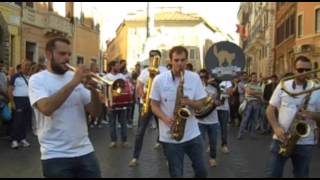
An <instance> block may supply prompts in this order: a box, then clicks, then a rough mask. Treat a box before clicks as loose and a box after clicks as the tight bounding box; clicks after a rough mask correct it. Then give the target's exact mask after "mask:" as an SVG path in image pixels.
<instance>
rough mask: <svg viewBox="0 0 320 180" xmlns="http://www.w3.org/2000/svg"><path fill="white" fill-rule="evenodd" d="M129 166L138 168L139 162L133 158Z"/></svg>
mask: <svg viewBox="0 0 320 180" xmlns="http://www.w3.org/2000/svg"><path fill="white" fill-rule="evenodd" d="M128 165H129V167H136V166H138V160H137V159H136V158H133V159H132V160H131V161H130V162H129V164H128Z"/></svg>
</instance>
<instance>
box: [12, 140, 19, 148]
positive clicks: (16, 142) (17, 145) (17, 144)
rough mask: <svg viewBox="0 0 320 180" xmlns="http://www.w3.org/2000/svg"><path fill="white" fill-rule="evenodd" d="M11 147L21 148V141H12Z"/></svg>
mask: <svg viewBox="0 0 320 180" xmlns="http://www.w3.org/2000/svg"><path fill="white" fill-rule="evenodd" d="M11 148H12V149H18V148H19V143H18V141H12V143H11Z"/></svg>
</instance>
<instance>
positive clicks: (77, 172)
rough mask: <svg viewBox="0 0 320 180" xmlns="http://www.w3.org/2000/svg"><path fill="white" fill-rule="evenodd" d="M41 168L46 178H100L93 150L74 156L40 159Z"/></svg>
mask: <svg viewBox="0 0 320 180" xmlns="http://www.w3.org/2000/svg"><path fill="white" fill-rule="evenodd" d="M42 168H43V176H44V177H46V178H101V172H100V168H99V163H98V161H97V158H96V156H95V153H94V152H92V153H89V154H87V155H84V156H80V157H75V158H54V159H48V160H42Z"/></svg>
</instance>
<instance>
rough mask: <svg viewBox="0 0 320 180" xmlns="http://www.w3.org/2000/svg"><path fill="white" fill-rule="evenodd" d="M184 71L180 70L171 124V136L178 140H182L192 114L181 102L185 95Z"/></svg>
mask: <svg viewBox="0 0 320 180" xmlns="http://www.w3.org/2000/svg"><path fill="white" fill-rule="evenodd" d="M183 84H184V73H183V71H181V72H180V81H179V85H178V89H177V96H176V103H175V108H174V114H173V116H174V121H173V124H172V126H171V129H170V131H171V137H172V139H174V140H176V141H180V140H181V139H182V138H183V135H184V129H185V126H186V122H187V118H188V117H190V116H191V112H190V110H189V109H187V108H185V107H184V106H183V105H182V104H181V99H182V98H183V97H184V93H183Z"/></svg>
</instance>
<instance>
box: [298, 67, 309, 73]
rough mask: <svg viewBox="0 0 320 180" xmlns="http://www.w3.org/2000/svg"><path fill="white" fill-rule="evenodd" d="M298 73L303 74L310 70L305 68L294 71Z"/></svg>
mask: <svg viewBox="0 0 320 180" xmlns="http://www.w3.org/2000/svg"><path fill="white" fill-rule="evenodd" d="M296 70H297V72H298V73H303V72H309V71H311V69H307V68H298V69H296Z"/></svg>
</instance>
